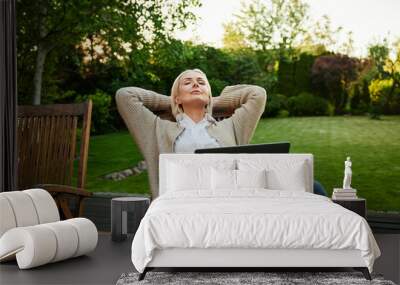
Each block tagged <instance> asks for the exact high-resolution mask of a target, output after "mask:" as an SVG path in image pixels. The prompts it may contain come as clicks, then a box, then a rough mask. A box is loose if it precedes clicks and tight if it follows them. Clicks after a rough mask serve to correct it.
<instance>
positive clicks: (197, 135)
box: [174, 113, 220, 153]
mask: <svg viewBox="0 0 400 285" xmlns="http://www.w3.org/2000/svg"><path fill="white" fill-rule="evenodd" d="M177 122H178V124H179V125H180V126H181V127H184V128H185V129H184V130H183V131H182V133H181V134H180V135H179V136H178V138H177V139H176V140H175V144H174V152H175V153H194V151H195V150H196V149H199V148H212V147H220V144H219V143H218V142H217V140H216V139H215V138H213V137H211V136H210V135H209V134H208V132H207V129H206V127H207V126H209V125H210V124H211V123H212V122H211V120H210V119H209V117H208V116H207V115H206V116H205V117H204V118H203V119H202V120H201V121H200V122H198V123H195V122H194V121H193V120H192V119H191V118H190V117H189V116H188V115H186V114H185V113H184V114H181V115H178V116H177Z"/></svg>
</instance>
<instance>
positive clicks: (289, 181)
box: [238, 159, 308, 192]
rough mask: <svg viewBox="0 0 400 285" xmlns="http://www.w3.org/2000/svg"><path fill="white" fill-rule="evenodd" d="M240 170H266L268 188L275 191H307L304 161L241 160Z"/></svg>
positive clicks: (239, 161)
mask: <svg viewBox="0 0 400 285" xmlns="http://www.w3.org/2000/svg"><path fill="white" fill-rule="evenodd" d="M238 168H239V170H257V169H265V170H266V181H267V188H268V189H273V190H289V191H303V192H305V191H307V190H306V189H307V185H308V179H307V176H306V174H307V170H308V168H307V165H306V161H304V160H298V161H293V160H269V161H265V160H259V159H239V160H238Z"/></svg>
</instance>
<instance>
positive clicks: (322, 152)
mask: <svg viewBox="0 0 400 285" xmlns="http://www.w3.org/2000/svg"><path fill="white" fill-rule="evenodd" d="M282 140H287V141H290V142H291V145H292V146H291V152H292V153H312V154H313V155H314V177H315V179H316V180H318V181H320V182H321V183H322V184H323V185H324V187H325V188H326V190H327V191H328V192H329V194H331V192H332V189H333V187H341V184H342V179H343V171H344V160H345V159H346V156H351V158H352V161H353V167H352V168H353V179H352V186H353V187H354V188H356V189H357V190H358V195H359V196H361V197H364V198H366V199H367V201H368V209H372V210H383V211H400V116H385V117H382V119H381V120H371V119H369V118H368V117H303V118H282V119H263V120H261V121H260V123H259V125H258V127H257V130H256V132H255V135H254V137H253V140H252V143H266V142H276V141H282ZM141 159H142V156H141V154H140V152H139V151H138V149H137V147H136V146H135V145H134V143H133V142H132V139H131V137H130V135H129V133H127V132H121V133H114V134H109V135H102V136H94V137H92V138H91V142H90V150H89V163H88V173H87V183H86V186H87V189H89V190H90V191H96V192H99V191H107V192H108V191H110V192H129V193H148V189H149V186H148V182H147V173H144V174H142V175H139V176H137V177H130V178H128V179H126V180H123V181H119V182H113V181H109V180H105V179H104V178H102V176H103V175H105V174H107V173H110V172H113V171H117V170H122V169H125V168H128V167H132V166H133V165H134V164H136V163H137V162H138V161H140V160H141Z"/></svg>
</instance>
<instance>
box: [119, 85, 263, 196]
mask: <svg viewBox="0 0 400 285" xmlns="http://www.w3.org/2000/svg"><path fill="white" fill-rule="evenodd" d="M266 99H267V96H266V92H265V89H263V88H261V87H258V86H254V85H235V86H228V87H226V88H225V89H224V90H223V91H222V93H221V95H220V96H218V97H214V98H213V104H214V107H216V106H218V108H222V109H223V108H225V107H226V108H228V107H232V106H234V109H235V112H234V113H233V115H232V116H231V117H229V118H227V119H224V120H222V121H215V122H214V123H212V124H211V125H210V126H208V127H207V130H208V133H209V134H210V136H211V137H213V138H215V139H216V140H217V141H218V143H219V144H220V145H221V146H234V145H242V144H248V143H249V142H250V139H251V138H252V136H253V134H254V130H255V128H256V126H257V123H258V121H259V119H260V117H261V115H262V113H263V111H264V109H265V103H266ZM116 102H117V107H118V111H119V113H120V114H121V116H122V118H123V119H124V121H125V124H126V125H127V127H128V129H129V132H130V133H131V135H132V136H133V138H134V140H135V141H136V144H137V145H138V147H139V149H140V151H141V152H142V154H143V156H144V158H145V160H146V163H147V168H148V174H149V180H150V188H151V194H152V198H153V199H154V198H156V197H157V196H158V157H159V154H160V153H171V152H173V148H174V143H175V140H176V138H177V137H178V136H179V134H180V133H181V132H182V131H183V130H184V128H183V127H180V126H179V125H178V123H177V122H172V121H169V120H163V119H161V118H160V117H158V116H156V115H155V114H154V113H153V112H152V111H150V110H153V111H155V110H166V109H168V108H171V101H170V97H169V96H165V95H161V94H158V93H156V92H153V91H149V90H145V89H142V88H138V87H125V88H121V89H119V90H118V91H117V93H116ZM149 109H150V110H149Z"/></svg>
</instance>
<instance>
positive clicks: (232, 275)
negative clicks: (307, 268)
mask: <svg viewBox="0 0 400 285" xmlns="http://www.w3.org/2000/svg"><path fill="white" fill-rule="evenodd" d="M138 276H139V273H126V274H122V275H121V277H120V278H119V279H118V281H117V285H134V284H140V285H145V284H157V285H163V284H172V285H178V284H179V285H183V284H213V285H217V284H223V285H231V284H237V285H239V284H240V285H242V284H268V285H270V284H271V285H272V284H273V285H277V284H282V285H295V284H296V285H297V284H321V285H322V284H328V285H336V284H337V285H339V284H340V285H347V284H349V285H350V284H356V285H358V284H368V285H370V284H374V285H375V284H377V285H378V284H379V285H395V283H393V282H392V281H388V280H384V279H383V277H382V276H381V275H374V274H372V281H368V280H366V279H365V278H364V276H363V275H362V273H360V272H154V271H150V272H148V273H147V274H146V277H145V279H144V280H142V281H138Z"/></svg>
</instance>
